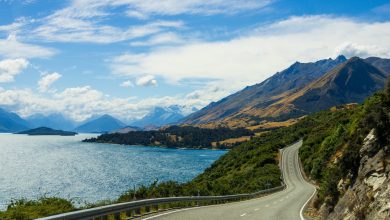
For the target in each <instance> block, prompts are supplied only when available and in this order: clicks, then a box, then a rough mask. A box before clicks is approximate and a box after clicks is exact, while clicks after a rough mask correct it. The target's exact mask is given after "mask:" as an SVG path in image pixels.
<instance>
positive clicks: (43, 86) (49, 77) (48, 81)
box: [38, 72, 62, 92]
mask: <svg viewBox="0 0 390 220" xmlns="http://www.w3.org/2000/svg"><path fill="white" fill-rule="evenodd" d="M61 77H62V75H61V74H59V73H57V72H54V73H51V74H46V75H44V76H42V78H41V79H40V80H39V81H38V90H39V91H40V92H46V91H47V90H48V89H49V87H50V86H51V85H52V84H53V83H54V82H55V81H57V80H59V79H60V78H61Z"/></svg>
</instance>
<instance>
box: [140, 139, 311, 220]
mask: <svg viewBox="0 0 390 220" xmlns="http://www.w3.org/2000/svg"><path fill="white" fill-rule="evenodd" d="M301 145H302V142H298V143H296V144H294V145H291V146H289V147H287V148H285V149H284V150H283V153H282V171H283V176H284V179H285V182H286V184H287V188H286V189H285V190H284V191H281V192H278V193H275V194H272V195H268V196H265V197H262V198H258V199H252V200H247V201H243V202H236V203H230V204H224V205H216V206H206V207H198V208H191V209H187V210H177V211H174V212H172V213H163V214H160V215H157V216H154V217H149V218H147V219H159V220H165V219H166V220H183V219H184V220H203V219H221V220H230V219H231V220H237V219H238V220H240V219H242V220H249V219H264V220H267V219H270V220H294V219H297V220H299V219H303V217H302V216H301V209H302V207H303V206H304V205H305V203H306V202H307V201H308V200H309V198H310V197H311V196H312V195H313V193H314V191H315V188H314V186H312V185H311V184H309V183H308V182H306V181H305V180H304V179H303V177H302V174H301V172H300V169H299V162H298V149H299V147H300V146H301Z"/></svg>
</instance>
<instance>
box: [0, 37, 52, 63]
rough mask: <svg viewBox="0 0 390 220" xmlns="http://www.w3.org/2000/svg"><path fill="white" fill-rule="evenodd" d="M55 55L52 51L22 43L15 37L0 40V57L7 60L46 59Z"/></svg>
mask: <svg viewBox="0 0 390 220" xmlns="http://www.w3.org/2000/svg"><path fill="white" fill-rule="evenodd" d="M55 53H56V51H55V50H54V49H51V48H46V47H41V46H37V45H32V44H26V43H22V42H20V41H18V40H17V38H16V36H15V35H10V36H9V37H8V38H7V39H0V56H3V57H7V58H20V57H23V58H48V57H51V56H53V55H54V54H55Z"/></svg>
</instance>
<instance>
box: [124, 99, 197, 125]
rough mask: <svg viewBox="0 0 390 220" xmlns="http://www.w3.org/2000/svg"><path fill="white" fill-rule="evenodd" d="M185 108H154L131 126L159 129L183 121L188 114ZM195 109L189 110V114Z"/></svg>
mask: <svg viewBox="0 0 390 220" xmlns="http://www.w3.org/2000/svg"><path fill="white" fill-rule="evenodd" d="M186 110H187V109H186V107H185V106H178V105H171V106H168V107H155V108H154V109H153V110H152V111H150V112H149V113H148V114H146V115H145V116H144V117H143V118H141V119H140V120H137V121H135V122H133V123H131V125H133V126H137V127H142V128H144V127H149V126H155V127H160V126H163V125H169V124H174V123H176V122H179V121H180V120H181V119H183V118H184V117H185V116H186V115H188V113H186ZM196 110H197V109H190V111H191V112H194V111H196Z"/></svg>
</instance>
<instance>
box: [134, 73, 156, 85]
mask: <svg viewBox="0 0 390 220" xmlns="http://www.w3.org/2000/svg"><path fill="white" fill-rule="evenodd" d="M135 84H137V86H157V80H156V79H155V78H154V76H152V75H145V76H142V77H140V78H138V79H137V81H136V83H135Z"/></svg>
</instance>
